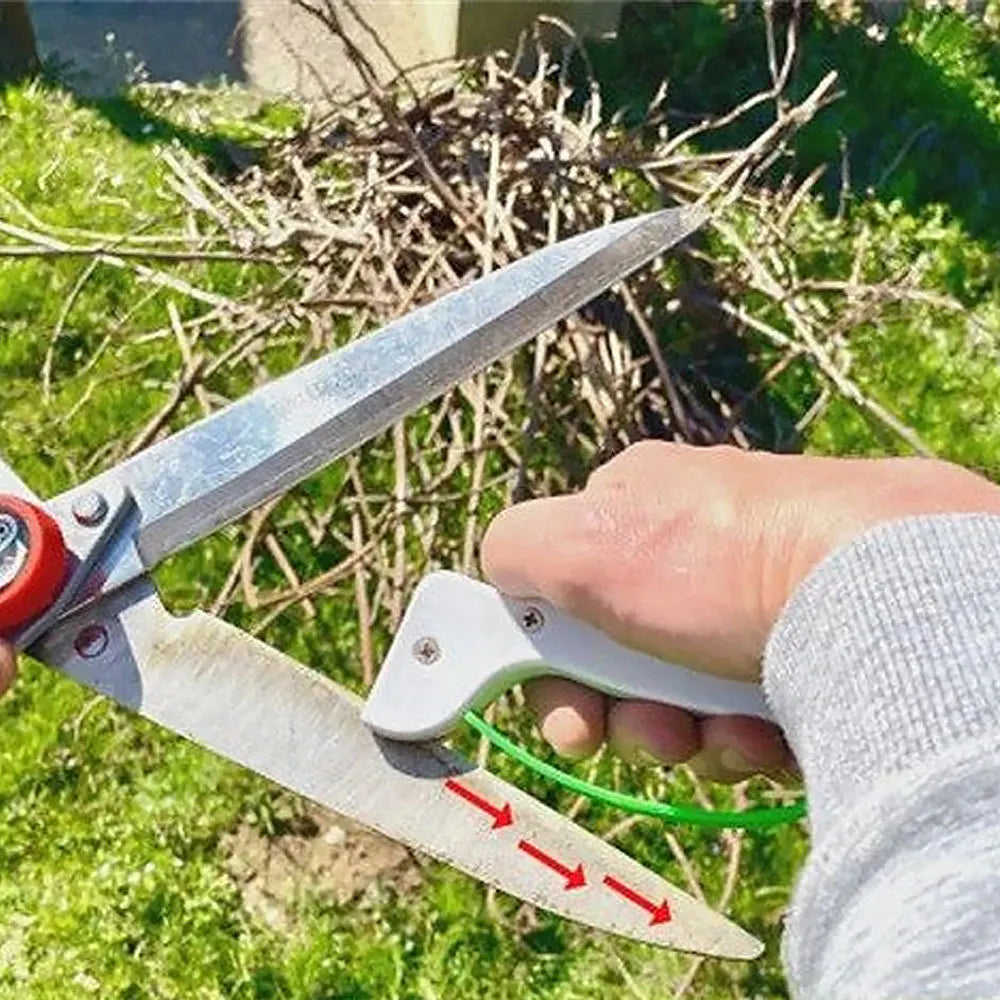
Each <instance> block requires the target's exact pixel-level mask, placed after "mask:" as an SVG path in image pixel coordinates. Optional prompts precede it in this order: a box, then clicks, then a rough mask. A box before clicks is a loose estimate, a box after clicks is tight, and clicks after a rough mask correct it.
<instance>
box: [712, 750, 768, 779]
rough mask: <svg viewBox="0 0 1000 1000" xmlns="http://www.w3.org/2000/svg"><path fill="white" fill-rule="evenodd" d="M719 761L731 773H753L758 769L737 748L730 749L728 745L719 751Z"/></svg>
mask: <svg viewBox="0 0 1000 1000" xmlns="http://www.w3.org/2000/svg"><path fill="white" fill-rule="evenodd" d="M719 763H720V764H721V765H722V766H723V767H724V768H725V769H726V770H727V771H729V772H730V773H731V774H753V773H754V772H755V771H758V770H760V769H759V768H758V767H757V766H756V765H755V764H751V763H750V761H748V760H747V759H746V757H744V756H743V754H741V753H740V752H739V750H732V749H730V748H728V747H727V748H726V749H725V750H722V751H720V753H719Z"/></svg>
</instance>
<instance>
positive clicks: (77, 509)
mask: <svg viewBox="0 0 1000 1000" xmlns="http://www.w3.org/2000/svg"><path fill="white" fill-rule="evenodd" d="M107 516H108V501H107V500H105V499H104V494H103V493H98V492H97V490H87V492H86V493H81V494H80V495H79V496H78V497H77V498H76V499H75V500H74V501H73V517H75V518H76V522H77V524H82V525H83V526H84V527H85V528H96V527H97V526H98V525H99V524H100V523H101V522H102V521H103V520H104V519H105V518H106V517H107Z"/></svg>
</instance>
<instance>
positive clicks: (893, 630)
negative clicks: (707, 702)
mask: <svg viewBox="0 0 1000 1000" xmlns="http://www.w3.org/2000/svg"><path fill="white" fill-rule="evenodd" d="M764 690H765V693H766V695H767V698H768V701H769V702H770V704H771V707H772V710H773V711H774V714H775V717H776V718H777V719H778V721H779V722H780V724H781V726H782V727H783V729H784V730H785V733H786V736H787V737H788V741H789V743H790V745H791V747H792V749H793V750H794V752H795V755H796V757H797V759H798V761H799V764H800V765H801V767H802V771H803V775H804V777H805V783H806V789H807V793H808V796H809V802H810V815H811V818H812V824H813V827H814V829H815V830H817V831H819V830H821V829H822V828H823V827H824V826H825V825H826V824H827V823H828V822H829V821H830V820H832V819H834V818H835V816H836V814H837V813H839V812H840V811H842V810H843V809H844V808H845V807H848V806H849V805H850V804H851V801H852V800H853V799H854V798H855V797H856V796H858V795H859V794H861V793H862V792H863V791H864V789H865V788H870V787H871V785H872V784H874V783H875V782H877V781H878V780H879V779H880V778H881V777H883V776H885V775H889V774H892V773H895V772H899V771H901V770H903V769H904V768H910V767H919V766H920V764H921V762H922V761H924V760H926V759H929V758H931V757H934V756H937V755H939V754H941V753H945V752H947V751H948V750H949V749H950V748H951V747H953V746H954V745H955V744H957V743H958V742H960V741H962V740H966V739H969V738H970V737H973V736H976V735H979V734H982V733H984V732H987V731H990V730H997V729H1000V517H996V516H989V515H983V514H949V515H935V516H922V517H912V518H906V519H902V520H898V521H893V522H889V523H886V524H884V525H880V526H879V527H876V528H873V529H872V530H870V531H868V532H866V533H865V534H863V535H861V536H860V537H858V538H857V539H855V540H854V541H853V542H851V543H850V544H848V545H846V546H844V547H843V548H841V549H839V550H838V551H836V552H834V553H833V554H832V555H830V556H829V557H827V559H825V560H824V561H823V562H822V563H821V564H820V565H819V566H818V567H816V568H815V569H814V570H813V571H812V573H811V574H810V575H809V576H808V577H807V578H806V580H805V581H804V582H803V583H802V584H801V585H800V586H799V587H798V588H797V589H796V591H795V593H794V594H793V595H792V597H791V599H790V600H789V602H788V604H787V605H786V607H785V608H784V610H783V612H782V614H781V616H780V618H779V620H778V622H777V624H776V625H775V627H774V629H773V631H772V633H771V636H770V639H769V641H768V644H767V649H766V651H765V656H764Z"/></svg>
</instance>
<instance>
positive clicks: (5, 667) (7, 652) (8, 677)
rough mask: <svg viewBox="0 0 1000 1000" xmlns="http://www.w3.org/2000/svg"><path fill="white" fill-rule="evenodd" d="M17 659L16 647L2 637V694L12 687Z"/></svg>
mask: <svg viewBox="0 0 1000 1000" xmlns="http://www.w3.org/2000/svg"><path fill="white" fill-rule="evenodd" d="M16 666H17V660H16V658H15V656H14V648H13V647H12V646H10V645H8V644H7V643H6V642H4V641H3V640H2V639H0V695H2V694H3V693H4V692H5V691H6V690H7V688H9V687H10V685H11V683H12V682H13V680H14V672H15V669H16Z"/></svg>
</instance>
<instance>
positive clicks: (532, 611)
mask: <svg viewBox="0 0 1000 1000" xmlns="http://www.w3.org/2000/svg"><path fill="white" fill-rule="evenodd" d="M544 624H545V615H543V614H542V612H541V609H540V608H536V607H535V606H534V605H533V604H529V605H528V607H526V608H525V609H524V610H523V611H522V612H521V627H522V628H523V629H524V630H525V632H537V631H538V630H539V629H540V628H541V627H542V626H543V625H544Z"/></svg>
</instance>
